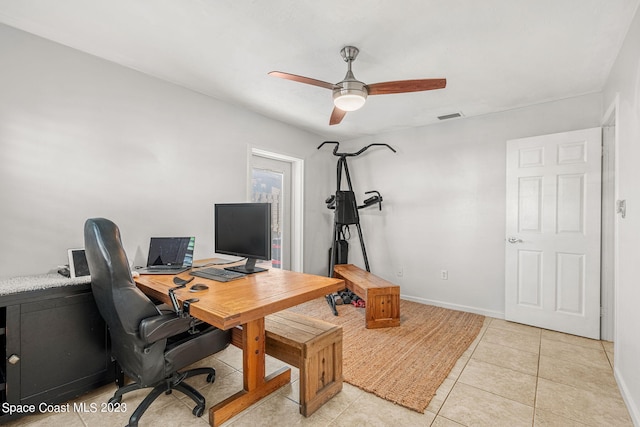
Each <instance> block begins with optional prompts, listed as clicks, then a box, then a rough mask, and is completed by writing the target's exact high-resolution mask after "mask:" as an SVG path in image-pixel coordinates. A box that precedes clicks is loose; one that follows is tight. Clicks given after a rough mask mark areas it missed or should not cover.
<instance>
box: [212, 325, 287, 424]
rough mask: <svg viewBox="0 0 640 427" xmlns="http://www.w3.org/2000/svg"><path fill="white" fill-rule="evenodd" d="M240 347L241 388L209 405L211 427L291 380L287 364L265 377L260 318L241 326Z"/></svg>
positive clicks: (263, 343)
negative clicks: (242, 385)
mask: <svg viewBox="0 0 640 427" xmlns="http://www.w3.org/2000/svg"><path fill="white" fill-rule="evenodd" d="M242 347H243V348H242V374H243V378H244V389H243V390H242V391H240V392H238V393H236V394H234V395H233V396H231V397H229V398H227V399H225V400H223V401H222V402H220V403H218V404H216V405H214V406H212V407H211V409H210V410H209V423H210V424H211V425H212V426H219V425H220V424H222V423H224V422H225V421H227V420H228V419H230V418H231V417H233V416H235V415H237V414H239V413H240V412H242V411H244V410H245V409H247V408H248V407H249V406H251V405H253V404H254V403H256V402H257V401H258V400H260V399H262V398H263V397H265V396H267V395H269V394H270V393H272V392H274V391H275V390H277V389H279V388H280V387H282V386H284V385H286V384H288V383H289V382H291V369H290V368H288V367H285V368H282V369H279V370H278V371H276V372H274V373H273V374H271V375H269V376H268V377H265V354H266V353H265V330H264V318H261V319H258V320H254V321H252V322H249V323H247V324H244V325H242ZM214 387H215V384H214Z"/></svg>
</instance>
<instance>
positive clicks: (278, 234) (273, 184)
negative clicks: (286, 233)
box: [251, 167, 284, 268]
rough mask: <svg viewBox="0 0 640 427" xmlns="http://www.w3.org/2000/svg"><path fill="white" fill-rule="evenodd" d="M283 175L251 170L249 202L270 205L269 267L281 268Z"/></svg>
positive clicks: (256, 169)
mask: <svg viewBox="0 0 640 427" xmlns="http://www.w3.org/2000/svg"><path fill="white" fill-rule="evenodd" d="M283 183H284V173H282V172H276V171H273V170H269V169H262V168H258V167H254V168H252V191H251V201H252V202H254V203H271V240H272V247H271V266H272V267H273V268H282V243H283V239H282V230H283V203H282V194H283Z"/></svg>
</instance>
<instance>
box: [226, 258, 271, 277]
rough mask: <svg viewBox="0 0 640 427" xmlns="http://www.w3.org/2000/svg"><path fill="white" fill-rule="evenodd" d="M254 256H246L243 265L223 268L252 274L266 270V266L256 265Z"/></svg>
mask: <svg viewBox="0 0 640 427" xmlns="http://www.w3.org/2000/svg"><path fill="white" fill-rule="evenodd" d="M256 261H257V259H256V258H247V262H246V263H245V264H244V265H236V266H233V267H225V268H224V269H225V270H229V271H235V272H236V273H244V274H252V273H260V272H261V271H267V269H266V268H261V267H256Z"/></svg>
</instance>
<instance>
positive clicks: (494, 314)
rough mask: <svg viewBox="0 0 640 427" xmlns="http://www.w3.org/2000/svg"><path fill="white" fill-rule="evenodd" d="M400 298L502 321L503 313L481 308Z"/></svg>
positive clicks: (410, 297) (402, 296)
mask: <svg viewBox="0 0 640 427" xmlns="http://www.w3.org/2000/svg"><path fill="white" fill-rule="evenodd" d="M400 298H401V299H406V300H407V301H413V302H419V303H421V304H427V305H435V306H436V307H442V308H448V309H450V310H458V311H466V312H467V313H475V314H480V315H482V316H487V317H495V318H497V319H504V312H500V311H493V310H485V309H483V308H479V307H471V306H468V305H460V304H451V303H448V302H443V301H436V300H432V299H426V298H418V297H413V296H410V295H402V294H401V295H400Z"/></svg>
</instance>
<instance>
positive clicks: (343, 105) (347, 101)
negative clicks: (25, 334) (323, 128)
mask: <svg viewBox="0 0 640 427" xmlns="http://www.w3.org/2000/svg"><path fill="white" fill-rule="evenodd" d="M366 100H367V98H366V96H365V95H363V94H362V93H344V94H339V95H338V96H335V95H334V97H333V104H334V105H335V106H336V107H337V108H339V109H341V110H342V111H356V110H359V109H360V108H362V106H363V105H364V102H365V101H366Z"/></svg>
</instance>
